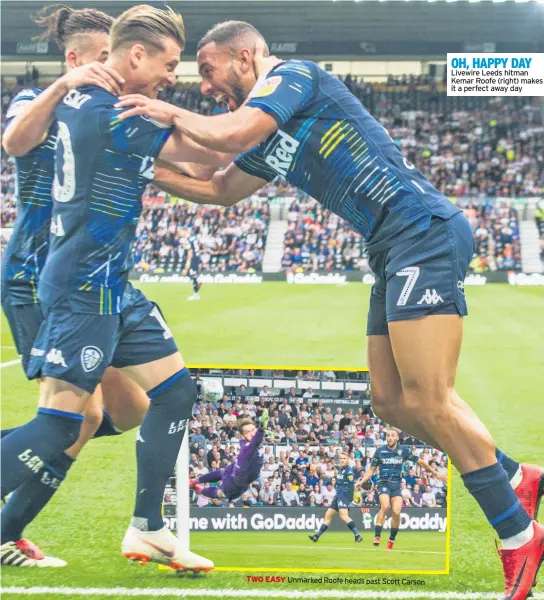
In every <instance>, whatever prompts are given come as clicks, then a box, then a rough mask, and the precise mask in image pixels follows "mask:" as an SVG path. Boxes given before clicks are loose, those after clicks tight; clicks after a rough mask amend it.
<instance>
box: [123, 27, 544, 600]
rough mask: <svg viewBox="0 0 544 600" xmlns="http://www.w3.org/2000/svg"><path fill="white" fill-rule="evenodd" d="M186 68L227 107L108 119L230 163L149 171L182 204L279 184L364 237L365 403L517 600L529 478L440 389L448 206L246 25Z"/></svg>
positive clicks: (219, 37) (351, 105) (454, 223)
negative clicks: (447, 500) (445, 479)
mask: <svg viewBox="0 0 544 600" xmlns="http://www.w3.org/2000/svg"><path fill="white" fill-rule="evenodd" d="M197 61H198V65H199V69H200V74H201V76H202V84H201V90H202V92H203V93H204V94H210V95H213V96H215V97H216V98H218V99H223V100H225V101H227V103H228V107H229V109H230V113H229V114H224V115H219V116H214V117H204V116H201V115H194V114H192V113H190V112H188V111H185V110H182V109H178V108H175V107H171V106H169V105H167V104H164V103H161V102H158V101H149V99H147V98H143V97H134V96H129V97H127V98H125V99H124V100H122V103H121V104H122V105H123V106H126V107H127V112H126V114H125V115H124V116H121V118H125V117H129V116H131V115H135V114H136V115H137V114H148V115H149V116H151V117H155V118H159V117H160V118H161V119H164V120H167V121H168V122H169V123H172V124H174V125H175V127H176V128H177V129H178V130H179V131H180V132H181V133H182V134H183V135H185V136H187V137H190V138H191V139H192V140H193V141H195V142H197V143H199V144H202V145H204V146H207V147H208V148H211V149H214V150H217V151H221V152H233V153H239V156H238V157H237V158H236V160H235V161H234V163H233V164H231V165H230V166H229V167H228V168H227V169H225V170H224V171H221V172H218V173H216V174H215V175H214V176H213V178H212V179H211V181H205V182H202V181H195V180H191V179H189V178H187V177H183V176H182V175H179V174H175V173H170V172H167V171H162V172H158V171H157V172H156V177H157V178H158V180H159V181H162V183H163V185H167V186H169V190H170V191H171V192H172V193H174V194H178V195H180V196H181V197H183V198H185V199H187V200H193V201H194V202H198V203H202V204H219V205H223V206H231V205H233V204H235V203H236V202H238V201H239V200H241V199H243V198H245V197H247V196H249V195H251V194H252V193H254V192H255V191H256V190H258V189H259V188H261V187H262V186H263V185H265V183H266V182H268V181H271V180H273V179H275V178H276V177H278V176H281V177H283V178H285V179H286V180H287V181H288V182H289V183H290V184H292V185H296V186H298V187H299V188H300V189H302V190H303V191H305V192H306V193H308V194H309V195H310V196H312V197H314V198H315V199H316V200H317V201H318V202H320V203H321V204H322V205H323V206H324V207H326V208H328V209H330V210H331V211H333V212H335V213H336V214H337V215H339V216H340V217H342V218H344V219H345V220H346V221H347V222H348V223H349V224H350V225H351V226H352V227H353V229H354V230H355V231H357V232H358V233H359V234H360V235H361V236H362V237H363V238H364V240H365V243H366V246H367V250H368V254H369V263H370V267H371V269H372V270H373V272H374V274H375V277H376V282H375V284H374V286H373V288H372V294H371V299H370V310H369V314H368V330H367V333H368V355H369V366H370V377H371V380H372V392H373V402H374V409H375V411H376V412H377V414H378V415H380V416H381V417H382V418H383V419H385V420H386V421H387V422H388V423H391V424H392V425H394V426H395V427H398V428H399V429H402V430H403V431H406V432H409V433H411V434H413V435H415V436H416V437H417V438H419V439H421V440H423V441H425V442H427V443H429V444H430V445H431V446H433V447H435V448H440V449H442V450H443V451H444V452H446V453H447V454H448V455H449V457H450V459H451V461H452V462H453V464H454V465H455V466H456V467H457V468H458V469H459V471H460V472H461V474H462V478H463V481H464V483H465V485H466V487H467V489H468V491H469V492H470V493H471V494H472V496H473V497H474V499H475V500H476V501H477V502H478V504H479V505H480V507H481V509H482V511H483V512H484V514H485V516H486V518H487V520H488V521H489V523H490V524H491V525H492V527H494V528H495V530H496V532H497V534H498V536H499V538H500V539H501V540H502V541H503V549H502V550H501V558H502V560H503V571H504V575H505V590H506V597H507V598H509V599H510V600H523V599H524V598H526V597H527V595H528V594H529V592H530V588H531V586H532V583H533V580H534V578H535V576H536V573H537V571H538V569H539V564H540V561H541V558H542V556H543V555H544V527H542V526H541V525H540V524H539V523H537V522H536V520H534V517H535V511H536V507H537V505H538V502H539V498H540V496H541V495H542V470H541V469H539V468H537V467H534V468H533V467H530V466H521V467H520V465H519V464H518V463H516V462H515V461H513V460H512V459H510V458H509V457H507V456H505V455H504V454H502V453H501V452H500V451H499V450H497V449H496V448H495V444H494V441H493V439H492V437H491V435H490V434H489V432H488V431H487V429H486V428H485V426H484V425H483V423H482V422H481V421H480V420H479V419H478V417H477V416H476V415H475V414H474V412H473V411H472V410H471V408H470V407H469V406H468V405H467V404H466V403H465V402H464V401H463V400H462V399H461V398H460V397H459V396H458V394H457V393H456V391H455V389H454V384H455V375H456V371H457V363H458V358H459V352H460V348H461V340H462V334H463V317H464V316H465V315H466V314H467V305H466V300H465V294H464V289H463V282H464V278H465V273H466V270H467V267H468V265H469V262H470V260H471V257H472V252H473V239H472V232H471V228H470V225H469V223H468V221H467V220H466V218H465V216H464V215H463V212H462V210H461V209H460V208H459V207H457V206H455V205H454V204H452V203H451V202H450V201H449V200H448V199H447V198H446V197H445V196H444V195H443V194H441V193H440V192H439V191H438V190H437V189H436V188H435V187H434V186H433V185H432V184H431V183H430V182H429V181H427V179H425V177H424V176H423V175H422V174H421V173H420V172H419V171H418V170H417V169H416V168H415V167H414V165H412V164H410V163H409V162H408V161H407V160H406V159H405V158H404V157H403V156H402V154H401V152H400V150H399V148H398V147H397V145H396V144H395V143H394V142H393V140H392V139H391V138H390V137H389V135H388V133H387V131H386V130H385V129H384V128H383V127H382V126H381V125H380V124H379V123H378V121H376V119H374V118H373V117H372V116H371V115H370V114H369V113H368V111H366V110H365V108H364V107H363V106H362V105H361V103H360V102H359V100H357V98H355V97H354V96H353V95H352V94H351V93H350V91H349V90H348V89H347V88H346V87H345V86H344V85H343V84H342V83H341V82H340V81H339V80H338V79H336V78H335V77H334V76H332V75H331V74H330V73H327V72H325V71H323V70H322V69H321V68H320V67H319V66H318V65H316V64H315V63H313V62H309V61H302V60H287V61H283V60H280V59H277V58H275V57H270V56H268V48H267V46H266V43H265V42H264V40H263V38H262V36H261V35H260V34H259V32H258V31H256V30H255V29H254V28H253V27H252V26H251V25H249V24H247V23H243V22H236V21H228V22H225V23H220V24H218V25H216V26H215V27H214V28H213V29H211V30H210V31H209V32H208V33H207V34H206V35H205V36H204V38H203V39H202V40H201V41H200V43H199V45H198V55H197ZM134 105H136V108H129V107H131V106H134ZM510 480H511V481H512V483H511V482H510ZM514 485H515V486H516V489H515V491H514ZM539 486H540V487H539Z"/></svg>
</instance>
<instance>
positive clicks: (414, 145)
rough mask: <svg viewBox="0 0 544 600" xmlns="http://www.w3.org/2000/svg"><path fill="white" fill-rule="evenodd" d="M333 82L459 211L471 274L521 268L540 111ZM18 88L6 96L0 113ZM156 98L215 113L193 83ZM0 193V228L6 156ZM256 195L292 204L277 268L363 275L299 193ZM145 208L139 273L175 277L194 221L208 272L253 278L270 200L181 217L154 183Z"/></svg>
mask: <svg viewBox="0 0 544 600" xmlns="http://www.w3.org/2000/svg"><path fill="white" fill-rule="evenodd" d="M343 80H344V82H345V83H346V85H347V86H348V87H349V88H350V89H351V90H352V92H353V93H354V94H355V95H357V96H358V97H359V98H360V99H361V101H362V102H363V104H364V105H365V106H366V107H367V108H368V109H369V110H370V111H371V112H372V113H373V114H374V115H375V116H376V117H378V118H379V120H380V122H381V123H382V124H383V125H384V126H385V127H386V128H387V130H388V131H389V133H390V135H391V137H392V138H393V139H394V140H395V141H396V142H397V143H398V144H399V146H400V147H401V149H402V150H403V152H404V153H405V155H406V156H407V158H408V159H409V160H410V161H412V162H413V163H414V164H415V165H416V166H417V167H418V168H419V169H420V170H421V171H422V172H423V173H424V175H425V176H427V177H428V178H429V179H430V180H431V181H432V182H433V184H434V185H435V186H436V187H437V188H438V189H439V190H440V191H442V192H443V193H444V194H445V195H447V196H449V197H451V198H452V199H454V200H455V201H456V202H458V203H459V204H460V205H461V206H462V207H463V208H464V210H465V214H466V215H467V217H468V218H469V220H470V221H471V224H472V227H473V231H474V239H475V253H474V259H473V261H472V263H471V266H470V270H471V271H472V272H475V273H481V272H485V271H496V270H520V269H521V242H520V233H519V229H520V228H519V216H518V211H517V208H516V207H515V205H514V204H513V202H512V201H511V198H512V197H517V198H523V197H531V196H533V197H534V196H538V195H539V194H542V193H543V192H544V175H543V174H544V135H543V132H544V128H543V126H542V118H541V113H540V110H539V107H538V106H537V105H536V104H533V103H532V99H531V98H516V97H512V98H502V99H495V98H486V97H474V98H465V97H448V96H446V94H445V92H443V91H441V90H442V87H441V84H440V82H436V81H435V80H434V79H432V78H430V77H428V76H418V77H414V76H403V77H390V78H389V80H388V81H387V82H386V83H385V82H384V83H367V82H364V81H359V80H358V79H357V77H351V76H349V75H348V76H346V77H344V78H343ZM16 91H17V90H9V89H7V90H5V91H4V94H3V96H2V109H3V111H5V109H6V108H7V106H8V105H9V102H10V101H11V99H12V97H13V95H14V94H15V93H16ZM162 97H163V99H164V100H166V101H169V102H173V103H175V104H178V105H182V106H184V107H186V108H188V109H190V110H194V111H198V112H201V113H202V114H207V115H208V114H216V113H218V112H222V111H223V110H224V109H223V108H222V107H219V106H217V104H216V103H215V101H213V100H212V99H210V98H206V97H204V96H202V95H201V93H200V90H199V87H198V86H196V85H194V84H187V83H186V84H183V83H180V84H178V85H176V86H175V87H173V88H170V89H167V90H164V91H163V92H162ZM1 187H2V228H8V227H11V226H12V225H13V221H14V219H15V216H16V203H15V166H14V162H13V160H12V159H11V158H9V157H6V156H5V155H2V164H1ZM263 197H264V198H265V199H269V200H275V199H280V200H281V199H282V198H284V197H287V198H293V199H292V200H291V201H290V204H289V206H288V215H287V220H288V229H287V232H286V234H285V239H284V253H283V257H282V261H281V265H282V269H283V270H285V271H288V272H309V271H351V270H353V271H366V270H368V262H367V258H366V254H365V250H364V247H363V244H362V242H361V239H360V238H358V237H357V236H355V235H354V234H353V233H352V232H351V231H350V230H349V228H348V227H346V226H345V225H344V223H343V222H342V221H341V220H340V219H338V218H337V217H336V216H335V215H334V214H331V213H329V212H328V211H327V210H325V209H323V208H322V207H321V206H320V205H318V204H317V203H316V202H315V201H314V200H312V199H311V198H309V197H308V196H306V195H305V194H304V193H302V192H300V191H296V190H293V189H292V188H290V187H289V186H285V185H279V186H278V185H277V184H276V183H273V184H270V185H269V186H267V188H265V190H264V191H263V192H262V194H261V195H260V196H259V198H263ZM489 198H496V201H494V202H491V201H490V200H489ZM157 199H158V200H159V202H158V203H157ZM144 202H146V203H147V205H148V207H147V208H146V209H145V210H144V214H143V215H142V220H141V222H140V225H139V229H138V236H139V237H138V243H137V244H136V247H135V257H134V258H135V264H136V266H137V270H139V271H157V269H158V270H159V271H160V270H161V269H162V270H167V269H170V270H173V271H174V272H180V271H181V270H182V269H183V265H184V244H183V243H182V242H183V238H184V236H185V235H186V234H187V231H188V228H189V227H190V226H192V225H193V224H195V223H198V222H202V223H203V224H204V226H203V229H202V231H201V232H200V233H199V241H200V244H201V247H202V250H203V264H204V267H205V269H206V270H208V271H210V272H218V271H235V270H236V271H242V272H256V271H260V270H261V269H262V259H263V254H264V249H265V244H266V239H267V231H268V225H269V220H270V217H269V213H270V207H269V203H268V202H266V201H265V202H262V203H261V202H259V201H258V199H257V198H254V199H250V200H247V201H245V202H244V203H243V204H240V205H239V207H236V208H235V209H232V210H230V211H225V210H218V209H211V208H207V209H203V208H197V207H192V208H190V207H189V206H188V205H184V204H172V203H171V202H170V201H169V199H168V198H166V197H165V194H163V193H161V192H159V191H158V190H157V189H156V188H155V189H154V188H153V186H150V187H149V189H148V191H147V192H146V197H144ZM287 202H289V200H287ZM157 204H159V206H157ZM537 226H539V227H540V228H541V229H540V236H541V241H540V244H541V254H542V258H543V260H544V225H543V220H542V219H540V221H537Z"/></svg>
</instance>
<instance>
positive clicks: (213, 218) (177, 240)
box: [134, 199, 270, 273]
mask: <svg viewBox="0 0 544 600" xmlns="http://www.w3.org/2000/svg"><path fill="white" fill-rule="evenodd" d="M269 219H270V210H269V205H268V202H267V201H260V202H257V201H254V200H251V199H247V200H244V201H243V202H240V203H239V204H237V205H236V206H233V207H231V208H217V207H203V206H198V205H197V204H190V203H178V204H171V203H166V204H165V205H164V206H163V207H157V208H155V207H147V208H144V210H143V212H142V215H141V217H140V220H139V222H138V227H137V230H136V240H137V241H136V243H135V245H134V264H135V268H136V270H137V271H141V272H156V273H159V272H164V271H166V270H169V271H174V272H183V270H184V269H186V268H188V266H187V251H188V250H187V240H188V238H189V237H190V236H191V235H193V234H196V236H197V240H198V246H199V248H200V259H201V261H202V270H203V271H206V272H230V271H239V272H245V273H254V272H256V271H261V269H262V260H263V254H264V248H265V246H266V238H267V233H268V223H269Z"/></svg>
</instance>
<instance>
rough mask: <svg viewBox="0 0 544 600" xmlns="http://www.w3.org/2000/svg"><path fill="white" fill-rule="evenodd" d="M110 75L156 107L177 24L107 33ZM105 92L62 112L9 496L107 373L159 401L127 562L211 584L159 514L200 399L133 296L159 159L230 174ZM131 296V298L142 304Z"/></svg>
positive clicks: (93, 89)
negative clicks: (35, 384) (35, 389)
mask: <svg viewBox="0 0 544 600" xmlns="http://www.w3.org/2000/svg"><path fill="white" fill-rule="evenodd" d="M110 40H111V55H110V57H109V58H108V60H107V64H106V66H107V67H111V68H113V69H115V70H116V71H117V72H118V73H119V74H120V75H121V77H122V78H123V80H124V83H123V85H124V89H125V90H130V91H133V92H140V93H144V94H148V95H150V96H151V95H152V96H156V94H157V92H158V90H159V89H160V88H162V87H163V86H165V85H172V84H173V83H174V82H175V74H174V70H175V68H176V66H177V64H178V62H179V59H180V53H181V51H182V49H183V46H184V40H185V36H184V28H183V21H182V19H181V16H180V15H177V14H176V13H175V12H173V11H171V10H169V9H168V10H164V11H163V10H159V9H156V8H153V7H149V6H145V5H143V6H136V7H133V8H132V9H129V10H128V11H126V12H125V13H123V14H122V15H121V16H120V17H119V18H118V19H116V21H115V22H114V25H113V28H112V30H111V38H110ZM116 101H117V98H116V96H115V95H113V94H112V93H111V92H110V91H109V90H108V89H107V88H104V87H102V86H98V85H88V86H83V87H81V86H79V87H78V88H77V89H74V90H72V91H71V92H70V93H69V94H67V95H66V96H65V97H64V99H63V100H62V102H61V103H60V104H59V105H58V106H57V109H56V111H55V118H56V123H57V127H58V134H57V135H58V137H57V144H56V153H55V176H54V182H53V199H54V203H53V213H52V217H51V223H52V225H51V229H52V236H51V241H50V247H49V252H48V255H47V259H46V261H45V264H44V266H43V268H42V270H41V274H40V278H39V281H38V288H37V296H38V300H39V302H40V306H41V309H42V311H43V313H44V319H43V321H42V323H41V325H40V330H39V333H38V336H37V338H36V340H35V341H34V345H33V348H32V350H31V351H30V358H29V360H28V362H27V364H26V372H27V375H28V376H29V377H30V378H34V377H36V378H42V379H43V381H42V384H41V406H40V408H39V409H38V415H37V417H36V418H35V419H34V420H33V421H30V422H29V423H27V424H26V425H24V426H22V427H19V428H17V429H16V430H15V431H13V432H11V433H10V434H9V435H7V436H6V437H4V438H3V439H2V442H1V445H2V495H6V494H7V493H9V492H11V491H12V490H14V489H16V488H17V487H19V486H20V485H23V484H24V483H25V482H26V481H27V480H28V479H29V478H31V477H32V476H33V475H34V474H35V473H36V471H37V470H39V469H40V468H41V467H42V466H43V465H44V464H46V463H47V464H49V463H50V462H51V461H52V460H55V459H56V458H57V457H58V456H60V455H62V454H63V453H64V452H65V450H66V449H67V448H69V447H70V446H71V445H72V444H73V443H74V442H75V440H76V439H77V438H78V435H79V433H80V428H81V422H82V420H83V414H82V413H83V412H84V411H85V408H86V406H87V404H88V402H89V398H90V396H91V394H92V393H93V392H94V391H95V389H96V387H97V385H98V384H99V382H100V380H101V379H102V377H103V375H104V372H105V370H106V368H107V367H108V366H109V365H112V366H114V367H117V368H118V369H123V372H124V373H126V374H127V375H128V376H129V377H131V378H132V379H133V380H134V381H135V382H136V383H137V384H138V385H139V386H140V387H141V388H142V389H143V390H145V391H146V393H147V395H148V397H149V398H150V404H149V409H148V410H147V412H146V414H145V417H144V419H143V422H142V425H141V429H140V434H139V436H138V442H137V467H138V481H137V493H136V506H135V510H134V517H133V519H132V523H131V525H130V527H129V528H128V530H127V534H126V536H125V539H124V540H123V545H122V552H123V554H124V556H126V557H127V558H129V559H131V560H138V561H140V562H143V563H145V562H147V561H155V562H159V563H162V564H167V565H169V566H171V567H172V568H174V569H191V570H203V571H207V570H210V569H211V568H213V563H212V562H211V561H209V560H207V559H205V558H203V557H199V556H198V555H196V554H194V553H191V552H188V551H186V550H185V549H183V548H181V546H180V544H179V542H178V540H177V538H175V537H174V536H173V535H172V534H171V532H170V531H168V529H167V528H165V527H164V524H163V520H162V514H161V506H162V497H163V492H164V487H165V484H166V481H167V480H168V478H169V477H170V475H171V474H172V472H173V469H174V464H175V461H176V458H177V455H178V452H179V448H180V445H181V441H182V439H183V436H184V434H185V430H186V424H187V421H188V419H189V418H190V416H191V411H192V405H193V403H194V401H195V399H196V387H195V384H194V382H193V380H192V379H191V377H190V374H189V372H188V370H187V369H186V368H185V364H184V361H183V358H182V357H181V354H180V353H179V351H178V349H177V346H176V344H175V342H174V340H173V337H172V334H171V332H170V330H169V329H168V326H167V325H166V323H165V321H164V319H163V317H162V315H161V313H160V311H159V309H158V307H157V306H156V305H154V304H153V303H151V302H150V301H149V300H147V299H146V298H145V296H144V295H143V294H142V293H141V292H133V291H132V290H131V288H130V287H129V286H128V285H127V275H128V271H129V268H130V257H129V254H130V247H131V242H132V241H133V238H134V232H135V227H136V223H137V220H138V217H139V215H140V213H141V208H142V204H141V194H142V192H143V190H144V188H145V186H146V185H147V183H148V182H149V181H150V180H151V179H152V178H153V164H154V159H155V158H157V157H158V156H160V157H161V159H162V160H166V161H168V160H170V161H172V162H176V163H180V162H181V163H183V162H185V161H187V162H191V163H192V162H197V163H198V162H200V163H207V164H211V165H213V166H215V167H217V166H218V165H220V164H221V162H220V160H219V159H220V157H219V155H218V154H217V153H215V152H213V151H210V150H207V149H205V148H202V147H200V146H198V145H197V144H195V143H192V142H191V141H190V140H182V139H181V137H180V136H179V135H177V134H176V133H174V134H172V133H173V132H172V128H171V127H168V126H165V125H163V124H161V123H157V122H155V121H153V120H151V119H148V118H145V117H137V118H135V119H133V120H129V121H126V122H121V121H119V119H118V114H119V110H116V109H115V108H114V107H113V105H114V104H115V102H116ZM134 296H135V297H134Z"/></svg>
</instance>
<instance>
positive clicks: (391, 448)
mask: <svg viewBox="0 0 544 600" xmlns="http://www.w3.org/2000/svg"><path fill="white" fill-rule="evenodd" d="M398 445H399V443H398V442H396V443H395V445H394V446H389V444H388V445H387V447H388V448H389V450H396V449H397V446H398Z"/></svg>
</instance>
